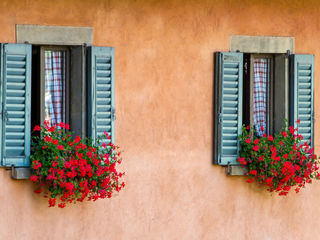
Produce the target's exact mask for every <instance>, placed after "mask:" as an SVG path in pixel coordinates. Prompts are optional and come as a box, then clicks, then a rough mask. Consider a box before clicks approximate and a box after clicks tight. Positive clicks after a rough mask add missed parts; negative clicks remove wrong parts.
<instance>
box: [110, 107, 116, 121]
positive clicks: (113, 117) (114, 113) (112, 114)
mask: <svg viewBox="0 0 320 240" xmlns="http://www.w3.org/2000/svg"><path fill="white" fill-rule="evenodd" d="M111 119H112V121H114V120H116V110H115V109H114V108H112V109H111Z"/></svg>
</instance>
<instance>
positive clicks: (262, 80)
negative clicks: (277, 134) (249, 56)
mask: <svg viewBox="0 0 320 240" xmlns="http://www.w3.org/2000/svg"><path fill="white" fill-rule="evenodd" d="M253 72H254V79H253V125H254V128H255V130H256V133H257V135H258V136H262V135H263V134H265V133H267V125H268V124H267V120H268V118H267V113H268V110H269V109H268V95H269V59H254V64H253Z"/></svg>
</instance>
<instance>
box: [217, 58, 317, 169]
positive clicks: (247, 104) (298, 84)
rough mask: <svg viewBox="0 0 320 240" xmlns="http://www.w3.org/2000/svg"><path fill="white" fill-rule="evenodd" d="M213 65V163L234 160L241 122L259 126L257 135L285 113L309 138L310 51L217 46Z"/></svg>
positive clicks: (276, 126)
mask: <svg viewBox="0 0 320 240" xmlns="http://www.w3.org/2000/svg"><path fill="white" fill-rule="evenodd" d="M281 59H282V60H281ZM286 62H289V64H290V67H289V65H288V64H286ZM215 66H216V67H215V86H216V87H215V114H217V116H218V117H217V118H216V119H217V120H216V121H215V128H214V132H215V133H214V134H215V137H214V139H215V143H214V146H215V149H214V153H215V163H217V164H220V165H229V164H231V165H236V164H237V158H238V152H239V147H240V146H239V141H238V135H240V133H241V127H242V124H248V123H249V124H251V125H252V126H254V127H255V128H256V129H257V130H259V128H260V127H261V126H263V127H264V129H265V132H264V131H261V132H258V133H257V134H258V135H262V134H264V133H266V134H269V133H273V132H274V131H275V132H276V131H277V130H278V129H280V128H279V126H282V125H283V119H284V118H287V116H289V122H290V124H291V125H296V121H297V119H301V124H300V125H299V133H300V134H302V135H303V137H304V141H307V140H309V139H311V143H312V144H313V89H314V87H313V82H314V56H313V55H299V54H292V55H290V56H288V55H285V54H272V55H256V54H246V53H241V52H219V53H216V57H215ZM281 76H282V77H281ZM285 76H290V87H289V84H287V83H286V78H285ZM257 109H258V110H257ZM261 109H262V110H261Z"/></svg>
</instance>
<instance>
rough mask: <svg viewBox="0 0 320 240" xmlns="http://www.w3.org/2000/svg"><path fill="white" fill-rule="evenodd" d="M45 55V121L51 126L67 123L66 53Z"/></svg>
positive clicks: (58, 52)
mask: <svg viewBox="0 0 320 240" xmlns="http://www.w3.org/2000/svg"><path fill="white" fill-rule="evenodd" d="M44 55H45V120H47V121H49V123H50V125H53V124H56V123H60V122H65V75H66V74H65V69H66V67H65V62H66V61H65V52H64V51H49V50H46V51H45V52H44Z"/></svg>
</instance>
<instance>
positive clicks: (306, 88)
mask: <svg viewBox="0 0 320 240" xmlns="http://www.w3.org/2000/svg"><path fill="white" fill-rule="evenodd" d="M290 61H291V71H290V81H291V82H290V125H293V126H295V127H297V126H298V133H299V134H302V136H303V142H305V141H308V140H310V139H311V146H313V144H314V142H313V120H314V109H313V92H314V56H313V55H300V54H295V55H291V56H290ZM298 119H300V121H301V123H300V124H299V125H298V124H297V120H298Z"/></svg>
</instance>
